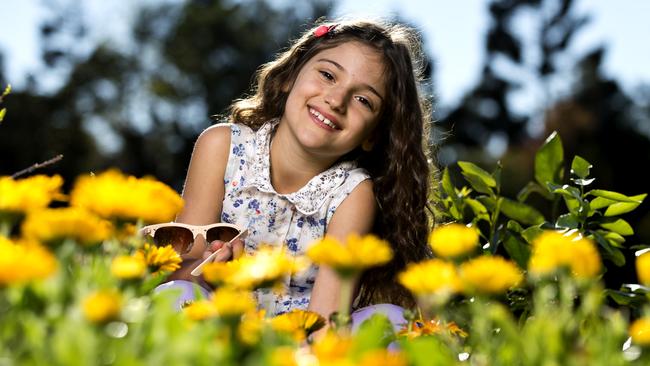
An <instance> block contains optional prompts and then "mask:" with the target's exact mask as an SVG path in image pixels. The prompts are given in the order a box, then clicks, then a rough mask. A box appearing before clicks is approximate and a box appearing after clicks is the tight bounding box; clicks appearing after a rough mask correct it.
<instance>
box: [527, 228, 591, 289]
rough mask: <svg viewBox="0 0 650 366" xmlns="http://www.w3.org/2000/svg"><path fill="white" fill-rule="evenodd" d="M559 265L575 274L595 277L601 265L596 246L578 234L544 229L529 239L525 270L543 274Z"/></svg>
mask: <svg viewBox="0 0 650 366" xmlns="http://www.w3.org/2000/svg"><path fill="white" fill-rule="evenodd" d="M562 267H568V268H569V269H570V270H571V273H572V274H573V275H574V276H576V277H578V278H591V277H595V276H597V275H598V274H599V273H600V268H601V262H600V255H599V254H598V249H596V246H595V245H594V243H593V242H592V241H591V240H589V239H586V238H582V237H580V236H579V235H575V234H569V235H563V234H561V233H559V232H557V231H545V232H544V233H542V234H541V235H539V236H538V237H537V238H536V239H535V240H534V241H533V251H532V255H531V258H530V262H529V264H528V270H529V271H530V272H531V273H532V274H535V275H546V274H549V273H552V272H554V271H556V270H557V269H559V268H562Z"/></svg>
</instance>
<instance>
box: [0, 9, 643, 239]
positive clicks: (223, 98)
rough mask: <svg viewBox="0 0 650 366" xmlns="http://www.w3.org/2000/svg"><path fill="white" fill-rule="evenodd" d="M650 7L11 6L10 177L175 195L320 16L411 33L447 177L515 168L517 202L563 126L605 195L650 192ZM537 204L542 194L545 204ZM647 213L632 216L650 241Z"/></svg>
mask: <svg viewBox="0 0 650 366" xmlns="http://www.w3.org/2000/svg"><path fill="white" fill-rule="evenodd" d="M649 14H650V2H648V1H642V0H621V1H616V2H614V1H608V0H595V1H588V0H581V1H571V0H492V1H489V0H463V1H441V0H420V1H414V0H400V1H396V0H395V1H392V0H382V1H373V2H365V1H363V2H362V1H352V0H338V1H335V0H332V1H325V0H318V1H289V0H286V1H283V0H274V1H271V0H269V1H261V0H239V1H237V0H223V1H216V0H215V1H208V0H187V1H181V0H164V1H163V0H158V1H153V0H138V1H113V2H104V1H100V0H87V1H81V0H76V1H75V0H51V1H45V0H23V1H10V0H0V86H2V87H4V85H5V84H8V83H10V84H12V86H13V91H12V93H11V94H10V95H9V96H8V97H6V98H5V100H4V101H3V104H2V106H3V107H6V108H7V116H6V117H5V120H4V122H3V123H2V124H1V125H0V174H3V175H6V174H13V173H15V172H17V171H20V170H22V169H24V168H27V167H29V166H30V165H32V164H34V163H37V162H41V161H45V160H47V159H50V158H52V157H54V156H56V155H58V154H63V155H64V158H63V159H62V160H61V161H59V162H57V163H56V164H53V165H51V166H49V167H47V168H44V169H42V170H40V172H42V173H46V174H55V173H56V174H61V175H63V176H64V178H65V179H66V182H67V184H71V183H72V182H73V180H74V177H76V176H77V175H79V174H82V173H87V172H93V171H100V170H103V169H105V168H107V167H118V168H120V169H122V170H123V171H125V172H127V173H129V174H134V175H137V176H141V175H145V174H151V175H154V176H155V177H157V178H158V179H160V180H162V181H164V182H166V183H167V184H169V185H171V186H172V187H174V188H175V189H177V190H178V191H179V192H180V190H181V188H182V183H183V179H184V176H185V171H186V168H187V163H188V161H189V158H190V154H191V151H192V146H193V143H194V141H195V139H196V137H197V136H198V134H199V133H200V132H201V131H202V130H203V129H205V128H206V127H208V126H209V125H211V124H212V123H213V121H212V120H211V119H210V116H211V115H214V114H219V113H223V112H224V110H225V108H226V107H227V106H228V104H229V103H230V102H231V101H232V100H233V99H234V98H237V97H240V96H242V95H243V94H244V93H245V92H246V91H247V90H248V88H249V84H250V82H251V78H252V75H253V73H254V71H255V69H256V68H257V67H258V66H259V65H260V64H262V63H264V62H266V61H269V60H271V59H272V58H273V55H274V54H275V53H276V52H278V51H279V50H281V49H282V48H283V47H286V46H287V44H288V40H289V39H291V38H294V37H296V36H297V35H298V34H299V33H300V31H302V30H304V29H305V27H308V26H310V25H311V22H312V21H313V20H314V19H317V18H319V17H321V16H326V17H336V16H343V15H368V16H383V17H386V18H389V19H397V20H399V21H402V22H405V23H408V24H410V25H411V26H413V27H416V28H417V29H418V30H420V31H421V33H422V38H423V42H424V50H425V52H426V55H427V58H428V65H429V67H428V68H427V73H428V80H429V81H428V83H427V85H425V88H424V89H423V90H424V91H425V92H426V93H428V94H429V95H430V96H431V97H432V99H433V101H434V106H435V110H434V115H433V119H434V121H435V123H434V131H433V136H432V142H434V143H435V144H436V145H437V146H438V151H437V155H438V156H437V159H438V162H439V164H440V165H441V166H443V167H444V166H447V165H451V166H453V164H454V162H456V161H458V160H469V161H472V162H475V163H477V164H479V165H481V166H482V167H484V168H485V169H488V170H492V169H493V168H494V167H495V166H496V164H497V162H499V161H500V162H501V164H502V165H503V169H504V171H503V179H502V180H503V184H504V188H503V189H504V191H505V192H506V193H507V194H509V195H510V196H511V197H514V196H515V195H516V194H517V192H518V191H519V189H521V188H523V187H524V185H525V184H526V183H527V182H528V181H529V180H531V179H532V178H533V176H532V169H533V158H534V153H535V151H536V150H537V148H538V147H539V146H540V144H541V143H542V142H543V141H544V139H545V138H546V137H547V136H548V135H549V133H551V132H552V131H554V130H555V131H558V132H559V134H560V136H561V138H562V141H563V143H564V149H565V158H566V159H567V160H568V163H570V160H571V159H572V158H573V156H574V155H580V156H582V157H583V158H585V159H586V160H588V161H589V162H591V163H592V164H593V165H594V168H593V169H592V175H593V176H594V177H595V178H596V181H595V183H594V186H595V187H597V188H600V189H607V190H613V191H618V192H621V193H624V194H627V195H636V194H640V193H645V192H648V191H650V184H648V180H647V179H642V178H641V177H642V176H643V175H644V173H645V172H644V170H646V169H648V167H650V67H649V66H648V65H650V43H649V42H648V37H649V36H650V23H649V22H647V17H648V15H649ZM533 199H534V198H533ZM649 206H650V205H649V204H648V203H647V202H645V203H644V204H643V205H642V206H640V207H639V208H638V209H637V210H636V211H634V212H632V213H631V214H629V215H628V216H627V217H626V218H627V219H628V221H629V222H630V223H631V224H632V225H633V227H634V228H635V229H636V233H635V235H634V237H632V238H630V239H629V240H628V243H629V244H630V245H635V244H650V214H649V211H650V210H649V209H648V208H649Z"/></svg>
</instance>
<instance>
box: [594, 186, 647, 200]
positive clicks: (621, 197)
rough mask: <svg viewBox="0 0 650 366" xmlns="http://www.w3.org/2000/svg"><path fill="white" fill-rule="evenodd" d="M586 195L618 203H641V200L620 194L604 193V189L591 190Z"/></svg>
mask: <svg viewBox="0 0 650 366" xmlns="http://www.w3.org/2000/svg"><path fill="white" fill-rule="evenodd" d="M587 194H588V195H589V194H590V195H593V196H597V197H603V198H607V199H610V200H614V201H618V202H630V203H641V201H642V200H643V199H641V200H639V199H634V198H632V197H628V196H626V195H624V194H622V193H618V192H612V191H606V190H604V189H593V190H591V191H589V192H587ZM635 197H639V196H635Z"/></svg>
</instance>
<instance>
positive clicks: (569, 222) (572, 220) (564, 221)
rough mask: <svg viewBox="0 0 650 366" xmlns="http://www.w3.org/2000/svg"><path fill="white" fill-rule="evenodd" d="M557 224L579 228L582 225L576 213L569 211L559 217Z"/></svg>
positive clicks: (563, 226) (558, 225)
mask: <svg viewBox="0 0 650 366" xmlns="http://www.w3.org/2000/svg"><path fill="white" fill-rule="evenodd" d="M555 226H556V227H560V228H566V229H577V228H578V227H579V226H580V220H579V219H578V217H577V216H576V215H575V214H572V213H567V214H564V215H560V217H558V218H557V220H556V221H555Z"/></svg>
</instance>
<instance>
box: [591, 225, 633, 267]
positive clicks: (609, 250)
mask: <svg viewBox="0 0 650 366" xmlns="http://www.w3.org/2000/svg"><path fill="white" fill-rule="evenodd" d="M590 237H592V239H594V240H596V242H597V243H598V245H600V247H601V248H603V250H604V252H603V257H604V258H605V259H608V260H610V261H611V262H612V263H614V264H615V265H616V266H618V267H621V266H623V265H625V256H624V255H623V252H621V251H620V249H618V248H614V247H612V245H611V244H610V243H609V241H607V239H605V237H604V236H602V235H601V234H600V233H598V232H592V233H591V235H590Z"/></svg>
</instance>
